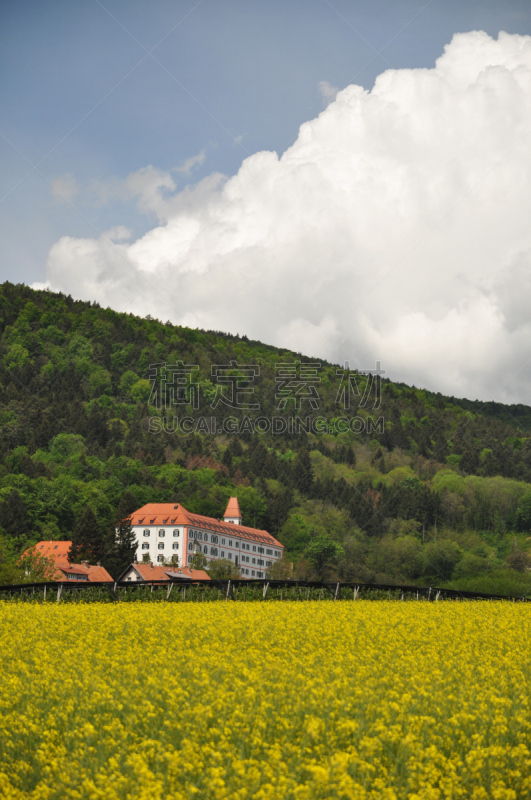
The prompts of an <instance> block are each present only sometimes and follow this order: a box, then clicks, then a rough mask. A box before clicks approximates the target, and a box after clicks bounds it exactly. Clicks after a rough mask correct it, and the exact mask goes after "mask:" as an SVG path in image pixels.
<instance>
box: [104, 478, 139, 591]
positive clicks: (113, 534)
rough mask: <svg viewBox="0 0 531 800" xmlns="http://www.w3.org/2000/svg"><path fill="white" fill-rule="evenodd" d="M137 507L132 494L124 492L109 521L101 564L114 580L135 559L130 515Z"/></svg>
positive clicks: (133, 534)
mask: <svg viewBox="0 0 531 800" xmlns="http://www.w3.org/2000/svg"><path fill="white" fill-rule="evenodd" d="M137 507H138V502H137V500H136V497H135V496H134V494H133V493H132V492H125V494H124V495H123V497H122V499H121V500H120V502H119V504H118V508H117V509H116V512H115V514H114V518H113V522H112V523H111V529H110V531H109V536H108V541H107V548H106V549H107V552H106V554H105V556H104V560H103V565H104V567H105V569H106V570H107V571H108V572H109V574H110V575H111V576H112V577H113V578H114V579H115V580H118V579H119V577H120V575H121V574H122V572H123V571H124V570H125V569H126V568H127V567H128V566H129V564H131V563H133V561H134V560H135V556H136V549H137V541H136V536H135V533H134V531H133V528H132V525H131V516H130V515H131V514H132V513H133V511H135V509H136V508H137Z"/></svg>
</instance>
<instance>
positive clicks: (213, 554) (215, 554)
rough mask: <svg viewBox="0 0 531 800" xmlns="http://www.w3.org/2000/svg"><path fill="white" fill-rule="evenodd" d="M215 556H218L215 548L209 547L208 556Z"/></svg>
mask: <svg viewBox="0 0 531 800" xmlns="http://www.w3.org/2000/svg"><path fill="white" fill-rule="evenodd" d="M217 554H218V548H217V547H211V548H210V555H211V556H217Z"/></svg>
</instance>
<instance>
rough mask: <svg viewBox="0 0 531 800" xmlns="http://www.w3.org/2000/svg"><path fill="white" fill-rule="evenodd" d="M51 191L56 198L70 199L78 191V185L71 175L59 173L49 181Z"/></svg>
mask: <svg viewBox="0 0 531 800" xmlns="http://www.w3.org/2000/svg"><path fill="white" fill-rule="evenodd" d="M51 192H52V195H53V196H54V197H57V199H58V200H71V199H72V198H73V197H75V196H76V194H77V193H78V186H77V182H76V179H75V178H74V176H73V175H70V174H66V175H60V176H59V177H58V178H55V179H54V180H53V181H52V182H51Z"/></svg>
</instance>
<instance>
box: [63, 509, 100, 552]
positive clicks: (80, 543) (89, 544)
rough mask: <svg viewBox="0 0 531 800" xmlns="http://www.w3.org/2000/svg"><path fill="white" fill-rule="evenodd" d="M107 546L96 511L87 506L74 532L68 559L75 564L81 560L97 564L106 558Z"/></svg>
mask: <svg viewBox="0 0 531 800" xmlns="http://www.w3.org/2000/svg"><path fill="white" fill-rule="evenodd" d="M107 547H108V542H106V541H105V537H104V536H103V534H102V531H101V528H100V526H99V524H98V520H97V519H96V516H95V514H94V511H93V510H92V509H91V507H90V506H87V507H86V509H85V511H84V513H83V515H82V516H81V518H80V520H79V522H78V523H77V525H76V527H75V528H74V531H73V533H72V545H71V547H70V550H69V553H68V559H69V561H70V562H71V563H73V564H79V563H80V562H81V561H88V562H89V563H91V564H96V563H98V562H101V561H102V560H103V559H104V558H105V556H106V551H107Z"/></svg>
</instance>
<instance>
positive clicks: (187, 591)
mask: <svg viewBox="0 0 531 800" xmlns="http://www.w3.org/2000/svg"><path fill="white" fill-rule="evenodd" d="M358 599H363V600H390V601H424V602H438V601H449V600H453V601H506V602H507V601H508V602H523V603H527V602H529V598H527V597H525V596H523V597H516V596H508V595H496V594H484V593H482V592H466V591H460V590H457V589H443V588H439V587H433V586H405V585H400V586H397V585H395V584H376V583H359V582H353V583H337V582H331V581H292V580H267V579H265V580H264V579H262V580H259V579H254V580H243V579H241V580H196V581H192V580H178V581H177V580H174V581H148V582H143V581H134V582H133V581H119V582H118V581H116V582H110V583H109V582H106V583H96V582H90V583H89V582H86V583H85V582H84V583H81V582H76V583H74V582H72V581H57V582H53V583H52V582H48V583H20V584H10V585H7V586H0V600H4V601H9V602H20V601H24V602H33V603H50V602H53V603H65V602H66V603H96V602H100V603H102V602H103V603H124V602H133V603H134V602H178V603H182V602H219V601H231V602H251V601H256V602H271V601H286V600H292V601H293V600H296V601H304V600H313V601H333V602H337V601H355V600H358Z"/></svg>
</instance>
